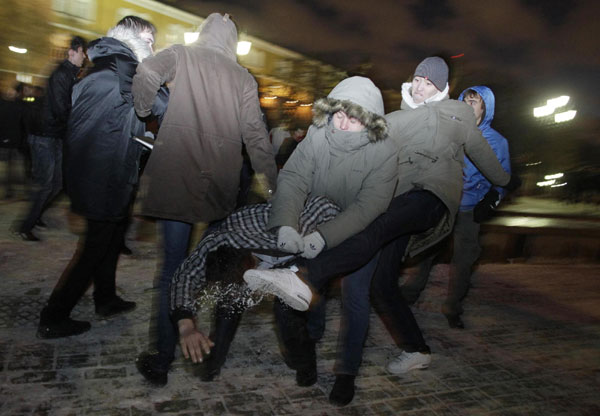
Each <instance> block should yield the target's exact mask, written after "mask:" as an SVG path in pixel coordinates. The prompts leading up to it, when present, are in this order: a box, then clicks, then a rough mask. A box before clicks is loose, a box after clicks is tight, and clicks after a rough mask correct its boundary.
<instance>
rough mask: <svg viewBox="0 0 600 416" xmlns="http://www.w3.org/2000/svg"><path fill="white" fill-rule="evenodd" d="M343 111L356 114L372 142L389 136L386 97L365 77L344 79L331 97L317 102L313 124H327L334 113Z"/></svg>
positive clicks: (350, 114)
mask: <svg viewBox="0 0 600 416" xmlns="http://www.w3.org/2000/svg"><path fill="white" fill-rule="evenodd" d="M338 111H343V112H344V113H346V114H347V115H348V117H354V118H356V119H357V120H358V121H360V122H361V123H362V124H364V125H365V128H366V129H367V130H368V136H369V141H371V142H376V141H378V140H383V139H385V138H386V137H387V134H388V127H387V122H386V121H385V118H384V117H383V115H384V110H383V98H382V96H381V91H379V88H377V87H376V86H375V84H373V82H372V81H371V80H370V79H368V78H365V77H350V78H346V79H345V80H343V81H341V82H340V83H339V84H338V85H336V86H335V88H334V89H333V90H331V92H330V93H329V95H328V96H327V98H321V99H319V100H317V101H316V102H315V103H314V105H313V124H314V125H315V126H316V127H324V126H326V125H327V124H328V123H329V121H330V120H331V116H332V115H333V114H335V113H337V112H338Z"/></svg>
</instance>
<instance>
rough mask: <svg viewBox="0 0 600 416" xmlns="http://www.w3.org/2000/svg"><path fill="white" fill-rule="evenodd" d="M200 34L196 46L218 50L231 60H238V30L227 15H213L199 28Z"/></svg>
mask: <svg viewBox="0 0 600 416" xmlns="http://www.w3.org/2000/svg"><path fill="white" fill-rule="evenodd" d="M198 32H199V36H198V40H197V41H196V42H195V43H196V44H200V45H202V46H206V47H209V48H213V49H217V50H219V51H221V52H222V53H224V54H225V55H227V56H228V57H229V58H231V59H233V60H235V59H236V49H237V41H238V34H237V28H236V26H235V23H233V21H232V20H231V18H230V17H229V15H228V14H227V13H225V14H224V15H222V14H220V13H212V14H211V15H209V16H208V17H207V18H206V20H204V22H202V24H201V25H200V27H198Z"/></svg>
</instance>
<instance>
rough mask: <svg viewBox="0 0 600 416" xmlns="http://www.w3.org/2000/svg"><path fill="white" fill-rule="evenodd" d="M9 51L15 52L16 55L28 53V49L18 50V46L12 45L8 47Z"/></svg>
mask: <svg viewBox="0 0 600 416" xmlns="http://www.w3.org/2000/svg"><path fill="white" fill-rule="evenodd" d="M8 49H10V50H11V51H12V52H15V53H27V49H25V48H17V47H16V46H12V45H10V46H9V47H8Z"/></svg>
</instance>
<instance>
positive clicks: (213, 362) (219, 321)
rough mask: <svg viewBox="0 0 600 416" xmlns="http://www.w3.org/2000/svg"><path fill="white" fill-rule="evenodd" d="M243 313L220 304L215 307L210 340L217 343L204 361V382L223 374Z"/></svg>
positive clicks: (202, 374)
mask: <svg viewBox="0 0 600 416" xmlns="http://www.w3.org/2000/svg"><path fill="white" fill-rule="evenodd" d="M242 314H243V312H242V311H238V310H231V309H229V308H227V307H226V306H223V305H221V304H218V305H217V306H216V307H215V323H214V329H213V331H211V335H210V339H211V340H212V341H213V342H214V343H215V346H214V347H212V349H211V351H210V354H209V355H208V357H207V358H206V359H205V360H204V367H203V371H202V373H201V374H200V379H201V380H202V381H213V379H214V378H215V377H216V376H218V375H219V373H220V372H221V367H222V366H223V364H225V360H226V359H227V353H228V352H229V347H230V346H231V341H233V337H234V336H235V332H236V330H237V328H238V326H239V324H240V320H241V319H242Z"/></svg>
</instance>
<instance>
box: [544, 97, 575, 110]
mask: <svg viewBox="0 0 600 416" xmlns="http://www.w3.org/2000/svg"><path fill="white" fill-rule="evenodd" d="M569 99H570V97H569V96H568V95H561V96H560V97H558V98H551V99H549V100H548V101H547V102H546V104H547V105H549V106H551V107H554V108H555V109H556V108H558V107H562V106H565V105H567V103H568V102H569Z"/></svg>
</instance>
